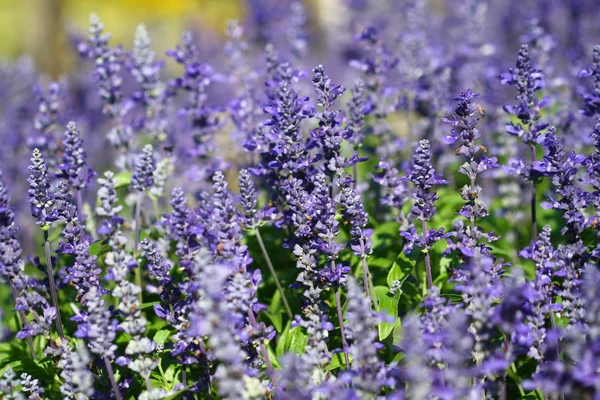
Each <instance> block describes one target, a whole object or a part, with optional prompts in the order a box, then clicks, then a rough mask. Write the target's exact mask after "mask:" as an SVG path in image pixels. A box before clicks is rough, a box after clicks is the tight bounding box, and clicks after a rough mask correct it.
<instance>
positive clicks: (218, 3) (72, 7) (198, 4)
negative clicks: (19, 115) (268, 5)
mask: <svg viewBox="0 0 600 400" xmlns="http://www.w3.org/2000/svg"><path fill="white" fill-rule="evenodd" d="M92 12H95V13H96V14H98V16H99V17H100V19H101V20H102V22H103V23H104V26H105V31H106V32H110V33H111V35H112V39H111V44H113V45H115V44H123V45H124V47H125V48H126V49H129V48H131V44H132V41H133V34H134V31H135V27H136V25H137V24H139V23H144V24H146V27H147V28H148V30H149V32H150V35H151V37H152V40H153V47H154V49H155V51H156V52H157V54H159V55H160V54H164V52H165V50H167V49H169V48H173V46H175V44H176V43H178V41H179V38H180V36H181V34H182V32H183V31H184V30H185V29H187V28H200V29H202V30H204V31H206V30H208V31H211V32H213V34H214V35H223V34H224V33H225V29H226V23H227V20H229V19H234V18H243V16H244V5H243V0H0V61H1V60H6V59H9V60H10V59H14V58H16V57H18V56H20V55H23V54H28V55H31V56H32V57H33V58H34V60H35V62H36V64H37V65H38V67H39V69H40V70H41V71H43V72H45V73H48V74H49V75H50V76H52V77H53V78H56V77H57V76H58V75H60V74H61V73H63V72H66V71H68V70H69V65H70V63H71V61H72V59H73V56H74V51H73V50H72V48H71V47H70V46H71V45H70V43H69V40H68V34H69V32H71V33H75V32H79V33H82V34H85V35H87V28H88V18H89V14H90V13H92Z"/></svg>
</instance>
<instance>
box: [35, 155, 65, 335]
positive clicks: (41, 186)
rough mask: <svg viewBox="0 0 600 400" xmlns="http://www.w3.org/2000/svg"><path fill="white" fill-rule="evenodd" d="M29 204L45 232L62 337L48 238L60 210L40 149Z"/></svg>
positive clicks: (48, 267)
mask: <svg viewBox="0 0 600 400" xmlns="http://www.w3.org/2000/svg"><path fill="white" fill-rule="evenodd" d="M29 171H30V174H29V178H28V179H27V181H28V182H29V191H28V194H29V206H30V208H31V215H33V217H34V218H35V219H36V220H37V221H36V222H37V224H38V225H40V227H41V228H42V231H43V232H44V249H45V253H46V274H47V276H48V283H49V287H50V298H51V300H52V306H53V307H54V315H55V316H56V319H55V323H56V329H57V330H58V333H59V335H60V336H61V338H64V332H63V328H62V321H61V318H60V309H59V307H58V295H57V293H56V285H55V284H54V270H53V268H52V257H51V250H50V241H49V239H48V230H49V229H50V226H51V224H52V222H54V221H56V220H57V219H58V216H59V214H58V210H57V209H56V206H55V204H54V195H53V193H52V192H51V191H50V180H49V178H48V167H47V166H46V162H45V161H44V159H43V158H42V155H41V153H40V151H39V150H38V149H35V150H34V151H33V157H32V158H31V165H30V166H29Z"/></svg>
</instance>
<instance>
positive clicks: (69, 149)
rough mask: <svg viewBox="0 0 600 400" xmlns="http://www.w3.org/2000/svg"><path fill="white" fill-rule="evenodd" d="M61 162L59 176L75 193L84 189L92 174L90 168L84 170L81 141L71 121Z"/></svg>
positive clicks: (84, 161)
mask: <svg viewBox="0 0 600 400" xmlns="http://www.w3.org/2000/svg"><path fill="white" fill-rule="evenodd" d="M62 161H63V162H62V164H60V165H59V166H58V169H59V170H60V171H61V174H60V175H59V176H60V177H61V178H65V179H67V180H68V181H69V185H71V187H73V189H75V190H76V191H80V190H83V189H85V188H86V187H87V186H88V184H89V182H90V179H91V178H92V176H93V175H94V173H93V171H92V169H91V168H89V167H88V168H86V155H85V150H84V149H83V140H82V139H81V134H80V132H79V130H78V129H77V126H76V125H75V122H73V121H71V122H69V123H68V124H67V130H66V131H65V136H64V139H63V160H62Z"/></svg>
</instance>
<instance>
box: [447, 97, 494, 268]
mask: <svg viewBox="0 0 600 400" xmlns="http://www.w3.org/2000/svg"><path fill="white" fill-rule="evenodd" d="M478 96H479V95H478V94H475V93H473V92H472V91H471V90H467V91H465V92H461V93H460V95H459V97H457V98H455V99H454V100H455V101H456V102H457V105H456V109H455V110H454V115H453V118H452V119H451V120H450V119H446V118H444V119H443V121H444V122H446V123H448V124H450V125H452V126H453V127H455V128H453V129H452V130H451V132H450V135H449V136H446V137H444V138H443V141H444V143H446V144H454V143H456V144H458V149H457V150H456V155H462V156H464V157H465V158H466V159H467V161H466V162H465V163H464V164H463V165H461V166H460V168H459V169H458V171H459V172H460V173H461V174H463V175H465V176H466V177H467V178H468V179H469V181H470V183H469V184H467V185H465V186H463V187H462V189H461V190H460V195H461V197H462V199H463V200H464V201H465V204H464V205H463V206H462V207H461V209H460V211H459V212H458V214H459V215H461V216H463V217H464V218H466V219H468V220H469V221H470V225H469V227H468V228H466V227H465V225H464V224H458V225H457V227H458V228H460V229H461V230H460V231H457V232H453V233H452V235H453V236H455V237H456V239H457V243H452V241H450V240H449V249H456V248H458V249H459V250H460V251H461V252H462V253H463V255H465V256H468V257H470V256H472V253H473V251H475V250H480V251H482V252H483V253H487V248H486V247H485V246H484V245H481V244H480V243H479V241H480V240H481V239H483V238H486V239H487V240H488V241H492V240H495V239H496V237H495V235H494V232H489V233H487V234H486V233H484V232H483V230H482V229H481V228H479V227H477V226H476V221H477V220H478V219H480V218H484V217H486V216H487V215H488V210H487V208H486V206H485V205H484V204H483V203H482V202H481V200H479V197H480V193H481V190H482V189H481V187H480V186H479V185H478V184H477V182H476V180H477V175H479V174H480V173H482V172H484V171H487V170H489V169H493V168H497V167H498V163H497V159H496V157H490V158H488V157H486V156H485V155H484V156H481V158H480V159H479V160H477V158H476V156H477V153H479V151H480V150H485V148H484V147H483V146H482V145H480V144H478V143H477V141H478V140H479V139H480V138H481V134H480V133H479V130H478V129H477V124H478V123H479V115H482V114H483V111H482V110H483V109H482V108H481V107H480V106H478V105H477V104H473V100H474V99H476V98H477V97H478ZM465 239H466V240H465ZM459 240H460V242H459Z"/></svg>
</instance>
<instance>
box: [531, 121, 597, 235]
mask: <svg viewBox="0 0 600 400" xmlns="http://www.w3.org/2000/svg"><path fill="white" fill-rule="evenodd" d="M538 142H539V143H540V144H541V145H542V146H544V147H545V148H546V149H547V153H546V155H544V157H543V158H542V160H541V161H534V163H533V167H532V169H533V170H535V171H537V172H538V173H539V174H540V175H543V176H548V177H551V178H552V186H554V189H555V191H556V194H558V195H559V196H561V198H560V199H558V200H557V199H554V198H553V197H549V201H548V202H543V203H542V204H541V206H542V208H553V209H555V210H559V211H561V212H562V214H563V218H564V219H565V226H564V227H563V229H562V230H561V233H562V234H563V235H565V236H567V237H568V238H569V240H570V241H571V242H574V241H576V240H577V239H578V238H579V237H580V235H581V234H582V233H583V230H584V229H585V217H584V215H583V210H585V209H586V208H587V207H588V205H589V197H590V196H589V195H588V194H587V193H586V192H584V191H583V190H582V189H581V187H579V186H578V185H576V184H575V182H576V175H577V172H578V170H579V166H580V165H582V164H584V163H585V160H586V157H585V156H584V155H583V154H577V153H575V152H574V151H571V153H570V154H568V155H567V153H566V152H565V151H564V149H563V145H562V138H561V137H558V136H557V135H556V130H555V129H554V127H550V128H548V132H547V133H546V134H545V135H544V136H540V137H539V138H538Z"/></svg>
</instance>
